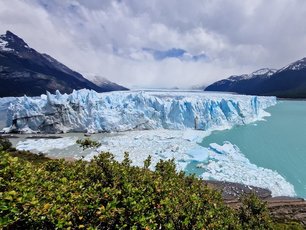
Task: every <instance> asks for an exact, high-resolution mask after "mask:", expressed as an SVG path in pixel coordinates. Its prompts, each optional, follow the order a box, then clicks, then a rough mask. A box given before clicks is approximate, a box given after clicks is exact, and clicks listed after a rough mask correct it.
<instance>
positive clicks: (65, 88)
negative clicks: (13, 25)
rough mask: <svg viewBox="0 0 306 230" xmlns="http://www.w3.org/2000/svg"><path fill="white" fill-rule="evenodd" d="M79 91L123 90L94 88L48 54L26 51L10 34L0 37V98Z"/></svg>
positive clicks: (31, 50) (13, 35)
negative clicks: (84, 89)
mask: <svg viewBox="0 0 306 230" xmlns="http://www.w3.org/2000/svg"><path fill="white" fill-rule="evenodd" d="M82 88H86V89H92V90H95V91H97V92H108V91H113V90H124V89H126V88H124V87H121V86H120V87H119V85H118V88H116V87H112V88H108V87H107V86H105V87H101V86H97V85H96V84H94V83H93V82H91V81H89V80H88V79H86V78H85V77H83V76H82V75H81V74H80V73H78V72H76V71H74V70H72V69H70V68H69V67H67V66H65V65H64V64H62V63H61V62H59V61H57V60H56V59H55V58H53V57H51V56H50V55H48V54H44V53H39V52H37V51H36V50H35V49H33V48H30V47H29V46H28V45H27V43H26V42H25V41H24V40H23V39H22V38H20V37H18V36H17V35H15V34H14V33H12V32H10V31H7V32H6V34H4V35H0V97H6V96H23V95H24V94H26V95H28V96H38V95H41V94H43V93H45V92H46V91H49V92H51V93H54V92H55V91H56V90H59V91H60V92H62V93H71V92H72V91H73V90H74V89H82Z"/></svg>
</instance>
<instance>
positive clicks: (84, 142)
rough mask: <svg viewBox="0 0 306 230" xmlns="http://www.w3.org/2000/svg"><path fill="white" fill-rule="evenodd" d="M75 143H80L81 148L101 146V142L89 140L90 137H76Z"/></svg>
mask: <svg viewBox="0 0 306 230" xmlns="http://www.w3.org/2000/svg"><path fill="white" fill-rule="evenodd" d="M76 143H77V144H78V145H80V146H81V147H82V148H83V150H85V149H88V148H99V147H100V146H101V143H99V142H97V141H94V140H91V139H90V138H85V139H78V140H77V141H76Z"/></svg>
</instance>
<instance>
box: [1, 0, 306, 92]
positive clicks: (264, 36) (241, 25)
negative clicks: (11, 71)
mask: <svg viewBox="0 0 306 230" xmlns="http://www.w3.org/2000/svg"><path fill="white" fill-rule="evenodd" d="M0 1H1V8H0V31H1V32H2V33H4V32H5V30H7V29H9V30H11V31H12V32H14V33H16V34H17V35H19V36H20V37H22V38H23V39H24V40H25V41H26V42H28V44H29V45H30V46H31V47H33V48H35V49H37V50H38V51H40V52H45V53H48V54H50V55H51V56H53V57H55V58H56V59H58V60H59V61H61V62H63V63H64V64H66V65H68V66H69V67H71V68H73V69H75V70H78V71H80V72H81V73H91V74H98V75H101V76H104V77H107V78H109V79H110V80H112V81H115V82H118V83H121V84H124V85H127V86H133V85H138V86H156V87H157V86H170V87H171V86H190V85H194V84H199V83H206V84H207V83H210V82H213V81H215V80H217V79H220V78H224V77H227V76H228V75H230V74H240V73H244V72H251V71H253V70H256V69H258V68H261V67H274V68H279V67H282V66H283V65H285V64H287V63H289V62H291V61H294V60H296V59H298V58H301V57H303V56H306V39H305V38H306V27H305V26H304V23H303V22H304V16H305V15H306V1H304V0H271V1H263V0H245V1H241V0H232V1H221V0H215V1H211V0H194V1H189V0H181V1H179V3H178V2H177V1H175V0H167V1H164V0H156V1H139V0H130V1H123V0H121V1H119V0H117V1H111V0H105V1H100V0H86V1H82V0H74V1H62V0H53V1H49V0H22V1H20V0H0ZM143 48H152V49H156V50H169V49H171V48H180V49H184V50H186V51H187V52H188V53H190V54H191V55H197V54H200V53H204V54H205V55H207V56H208V60H203V61H197V62H190V61H182V60H179V59H175V58H171V59H164V60H160V61H157V60H155V59H154V58H153V57H152V56H150V54H148V53H147V52H144V51H143V50H142V49H143Z"/></svg>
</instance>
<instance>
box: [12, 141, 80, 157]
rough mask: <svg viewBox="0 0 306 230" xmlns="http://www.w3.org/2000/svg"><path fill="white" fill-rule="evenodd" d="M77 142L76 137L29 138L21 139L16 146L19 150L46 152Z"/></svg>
mask: <svg viewBox="0 0 306 230" xmlns="http://www.w3.org/2000/svg"><path fill="white" fill-rule="evenodd" d="M75 144H76V138H73V137H64V138H59V139H28V140H25V141H19V142H18V143H17V146H16V148H17V149H18V150H28V151H33V150H34V151H36V152H43V153H46V152H48V151H50V150H53V149H65V148H67V147H69V146H72V145H75Z"/></svg>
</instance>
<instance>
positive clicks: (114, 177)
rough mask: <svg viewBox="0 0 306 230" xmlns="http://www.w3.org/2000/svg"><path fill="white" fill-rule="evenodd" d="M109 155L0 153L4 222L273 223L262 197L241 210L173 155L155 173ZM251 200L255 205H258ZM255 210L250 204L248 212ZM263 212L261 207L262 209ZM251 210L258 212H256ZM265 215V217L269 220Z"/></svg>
mask: <svg viewBox="0 0 306 230" xmlns="http://www.w3.org/2000/svg"><path fill="white" fill-rule="evenodd" d="M150 161H151V159H150V158H148V159H147V160H146V161H145V163H144V166H145V167H144V168H140V167H135V166H131V161H130V160H129V158H128V154H127V153H126V154H125V158H124V160H123V161H122V163H119V162H117V161H115V160H114V157H113V155H112V154H110V153H101V154H100V155H99V156H97V157H95V158H94V159H93V160H92V161H91V162H84V161H81V160H79V161H75V162H67V161H64V160H49V161H43V162H40V163H39V164H33V163H31V162H29V161H25V160H23V159H20V158H17V157H13V156H11V155H10V154H8V153H6V152H4V151H1V152H0V228H4V229H55V228H58V229H78V228H79V229H81V228H88V229H242V228H245V227H248V226H268V224H269V219H268V217H267V218H262V217H266V212H265V211H266V210H265V207H264V206H262V204H260V203H259V201H257V200H254V198H251V199H249V200H247V202H246V204H245V206H244V207H243V209H241V211H240V213H239V212H237V211H235V210H233V209H231V208H229V207H227V206H225V205H224V203H223V201H222V198H221V194H220V193H219V192H217V191H214V190H211V189H210V188H208V187H207V186H206V185H205V184H204V183H203V181H202V180H200V179H197V178H196V177H195V176H186V175H185V174H184V173H183V172H177V171H176V169H175V164H174V162H173V161H160V162H159V163H158V164H157V165H156V171H154V172H153V171H150V170H149V169H148V168H149V166H150ZM253 202H254V204H253ZM249 209H250V210H249ZM261 212H263V213H261ZM251 215H254V218H253V217H252V216H251ZM265 221H267V222H265Z"/></svg>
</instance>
